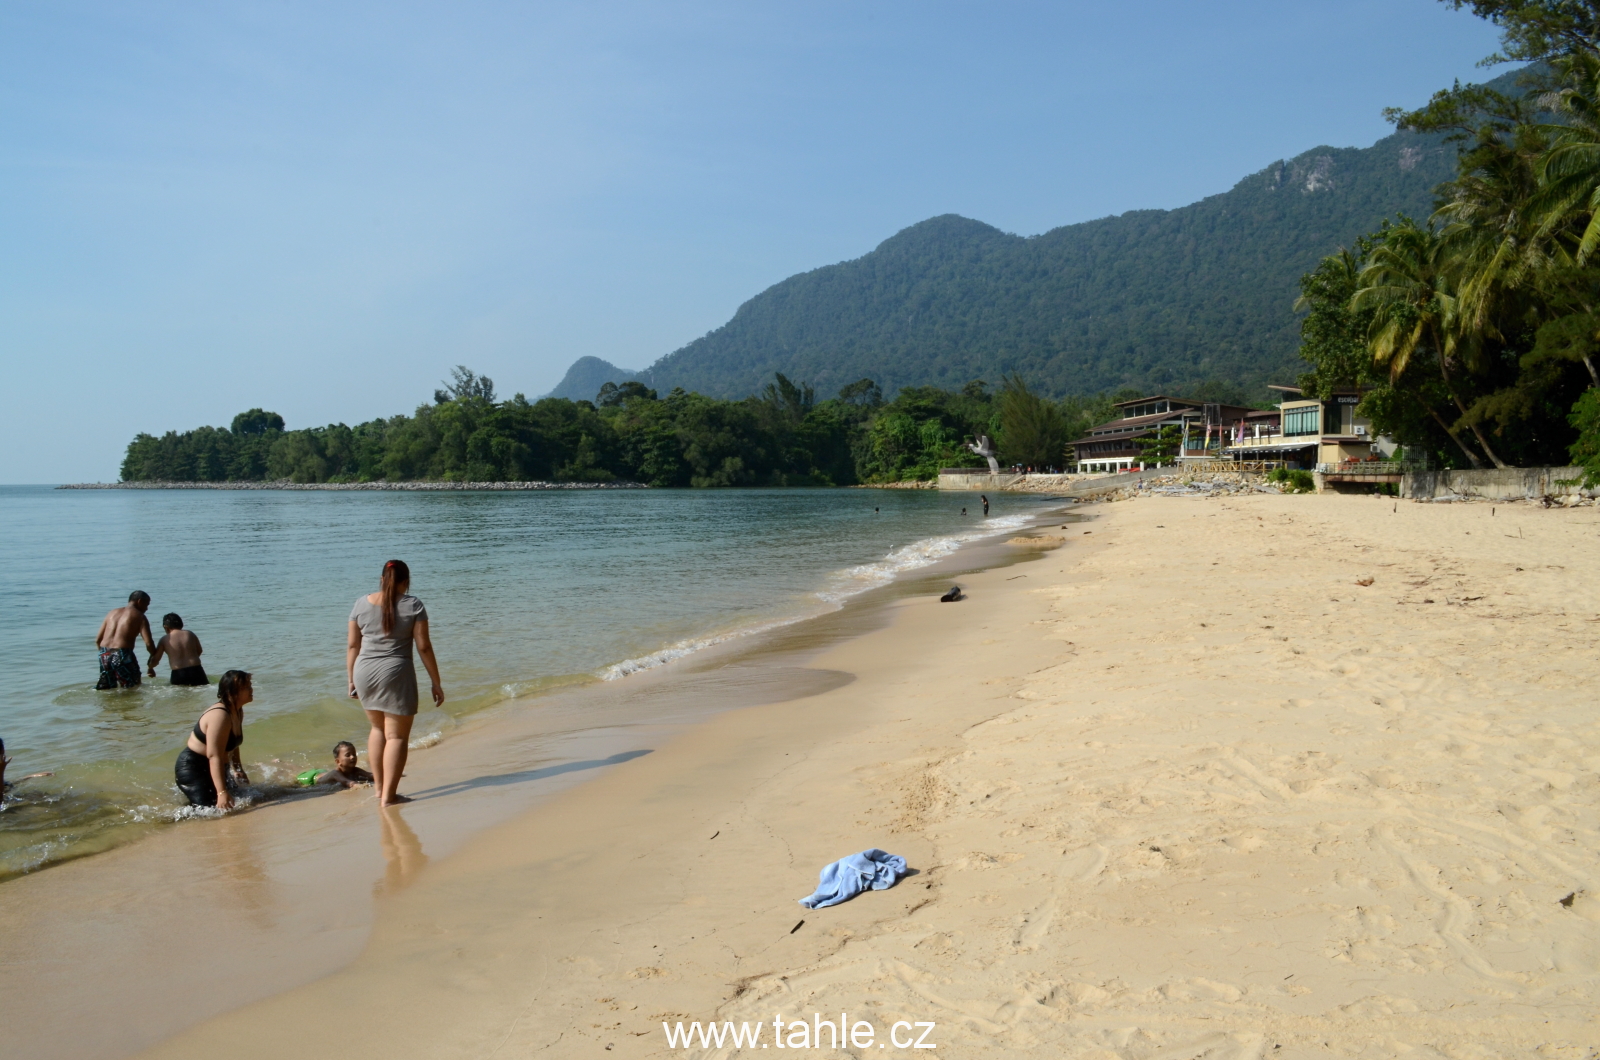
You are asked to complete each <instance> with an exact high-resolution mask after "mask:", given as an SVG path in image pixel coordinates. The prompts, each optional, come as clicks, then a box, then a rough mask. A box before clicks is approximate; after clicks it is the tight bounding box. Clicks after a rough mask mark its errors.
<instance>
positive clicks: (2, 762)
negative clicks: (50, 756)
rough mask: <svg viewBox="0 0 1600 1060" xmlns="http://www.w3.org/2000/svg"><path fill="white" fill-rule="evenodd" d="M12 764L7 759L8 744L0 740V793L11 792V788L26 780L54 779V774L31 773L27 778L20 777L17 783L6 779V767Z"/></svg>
mask: <svg viewBox="0 0 1600 1060" xmlns="http://www.w3.org/2000/svg"><path fill="white" fill-rule="evenodd" d="M10 764H11V759H9V758H7V757H6V742H5V741H4V740H0V793H3V792H7V791H10V790H11V786H12V785H13V784H14V783H15V784H21V783H22V782H23V781H24V780H33V779H35V778H37V777H53V776H55V774H54V773H29V774H28V775H27V776H25V777H18V778H17V779H16V780H15V781H10V780H7V779H6V766H8V765H10Z"/></svg>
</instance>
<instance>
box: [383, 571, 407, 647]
mask: <svg viewBox="0 0 1600 1060" xmlns="http://www.w3.org/2000/svg"><path fill="white" fill-rule="evenodd" d="M410 584H411V568H410V567H408V566H406V564H405V561H404V560H398V559H392V560H390V561H389V562H388V563H385V564H384V565H383V574H382V575H381V576H380V577H379V578H378V593H379V594H380V599H379V601H378V606H379V607H381V608H383V635H384V636H385V637H387V636H388V635H389V634H391V633H393V632H394V609H395V605H396V604H398V603H399V602H400V593H401V592H402V591H403V590H404V589H405V587H406V586H407V585H410Z"/></svg>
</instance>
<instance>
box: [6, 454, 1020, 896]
mask: <svg viewBox="0 0 1600 1060" xmlns="http://www.w3.org/2000/svg"><path fill="white" fill-rule="evenodd" d="M976 499H977V498H976V497H975V496H974V495H972V494H965V495H963V494H942V495H941V494H939V493H938V492H936V491H922V490H727V491H711V490H705V491H668V490H649V491H642V490H640V491H632V490H630V491H608V490H595V491H560V492H540V493H401V492H393V493H388V492H380V493H337V492H260V491H248V492H246V491H238V492H234V491H171V492H167V491H135V490H128V491H122V490H106V491H75V490H52V489H50V488H48V487H42V486H39V487H35V486H8V487H0V570H3V571H4V572H5V575H4V584H5V586H6V589H7V592H6V599H5V601H4V604H3V606H0V643H4V644H5V645H6V648H7V650H6V653H5V665H4V666H3V667H0V738H3V739H4V740H5V743H6V748H7V753H8V754H10V755H11V756H12V757H13V759H14V762H13V764H12V766H11V767H10V770H9V771H8V775H9V776H11V777H13V778H14V777H17V776H21V775H23V774H26V773H30V772H34V771H36V770H54V771H55V772H56V775H55V776H54V777H52V778H48V779H45V780H37V781H29V782H27V783H26V784H23V785H20V786H19V787H18V788H16V789H15V790H14V791H13V793H12V796H11V797H10V798H8V799H7V800H6V801H5V803H4V806H3V809H0V878H4V877H7V876H12V875H15V874H17V873H19V872H27V871H30V870H32V869H35V868H38V867H40V866H43V865H46V864H49V863H50V862H52V861H58V860H61V859H62V858H66V857H71V856H74V855H76V854H82V853H88V852H92V851H95V850H100V849H104V848H106V847H108V846H111V845H113V844H116V843H120V842H125V841H127V840H129V839H132V838H136V837H137V836H138V835H139V834H140V833H142V832H144V831H148V830H151V829H154V828H160V827H168V826H170V825H171V824H172V823H173V822H175V821H179V820H181V819H182V818H183V817H185V816H186V815H187V813H188V811H186V810H185V809H184V808H183V802H182V799H181V798H180V797H179V795H178V794H177V791H176V789H175V788H174V787H173V785H172V761H173V758H174V757H175V756H176V754H177V751H178V748H179V747H180V746H181V744H182V742H183V738H184V732H185V731H186V730H187V729H188V728H189V726H190V725H192V724H193V722H194V720H195V718H196V717H197V716H198V715H199V713H200V711H201V710H202V709H204V707H205V706H207V705H208V704H209V703H211V702H212V701H213V700H214V698H215V696H214V689H186V688H173V687H171V686H170V685H168V684H166V677H167V668H166V666H165V665H164V664H163V666H162V667H161V674H160V676H159V677H158V678H157V679H155V680H150V679H148V678H147V679H146V680H147V683H146V684H145V685H144V686H143V687H142V688H139V689H130V690H124V691H115V692H96V691H95V690H94V682H95V678H96V676H97V663H96V649H95V646H94V637H95V632H96V630H97V628H98V627H99V623H100V620H101V618H102V617H103V615H104V614H105V612H106V611H107V610H109V609H111V608H113V607H116V606H119V605H121V604H122V603H124V602H125V601H126V600H127V596H128V593H129V592H131V591H132V590H134V589H143V590H145V591H146V592H148V593H149V594H150V595H151V596H152V597H153V603H152V605H151V608H150V619H151V625H152V627H154V629H155V630H156V633H157V635H158V636H159V633H160V618H161V616H162V615H163V614H165V613H166V612H168V611H176V612H177V613H179V614H180V615H182V616H183V620H184V623H185V626H186V627H187V628H188V629H190V630H192V631H193V632H195V633H196V634H198V635H199V637H200V639H201V642H202V643H203V644H204V646H205V655H204V663H205V666H206V669H207V671H208V672H209V673H210V674H211V677H212V680H213V681H215V679H216V678H217V676H219V675H220V674H221V673H222V672H223V671H224V670H227V669H231V668H239V669H246V670H250V671H252V672H253V673H254V674H255V675H256V676H255V689H256V700H255V702H254V703H252V704H251V705H250V707H249V708H248V723H247V726H246V730H245V732H246V742H245V746H244V749H243V750H244V761H245V765H246V767H247V768H248V769H249V770H250V772H251V776H252V779H253V780H254V781H255V782H256V783H257V786H258V787H259V789H260V796H262V797H264V796H266V795H269V794H270V792H271V790H272V789H273V787H274V786H275V785H282V784H288V783H290V781H291V778H292V776H293V774H294V773H295V772H297V771H298V770H301V769H305V768H308V767H309V766H311V765H322V764H323V763H324V762H325V760H326V759H327V758H328V748H329V747H331V746H332V744H333V743H334V742H335V741H337V740H340V739H353V740H355V741H356V742H357V744H358V745H360V746H363V747H364V746H365V745H364V744H363V743H362V738H363V736H364V733H365V720H364V718H363V716H362V715H361V713H360V711H359V709H358V708H357V707H356V706H355V705H354V704H352V703H351V702H350V701H349V700H347V699H346V698H345V696H344V688H345V676H344V643H345V622H346V618H347V617H348V615H349V611H350V607H351V604H352V603H353V602H354V601H355V599H356V597H357V596H359V595H361V594H363V593H367V592H371V591H372V590H374V589H375V588H376V587H377V577H378V572H379V570H380V568H381V567H382V564H383V562H384V561H385V560H387V559H390V558H399V559H404V560H405V561H406V562H407V563H409V564H410V565H411V570H412V578H413V582H412V592H413V593H414V594H415V595H416V596H418V597H420V598H421V599H422V600H423V601H424V602H425V603H426V604H427V606H428V612H429V616H430V619H431V628H432V633H433V638H434V643H435V645H436V649H437V652H438V655H439V659H440V661H441V667H442V670H443V677H444V686H445V691H446V693H447V695H448V697H449V698H448V701H447V702H446V704H445V707H444V709H443V710H433V709H428V710H425V711H424V713H423V714H422V715H421V716H419V718H418V720H417V724H416V727H415V729H414V740H415V742H416V743H419V744H426V743H428V742H431V741H434V740H437V739H442V738H448V736H449V733H450V731H451V729H452V728H453V727H454V726H455V725H456V724H457V719H459V718H461V717H462V716H464V715H465V714H468V713H471V712H473V711H476V710H481V709H483V708H485V707H488V706H491V705H494V704H497V703H502V702H504V701H506V700H507V699H511V698H519V697H525V696H534V695H537V694H539V693H541V692H544V691H547V690H554V689H559V688H561V687H563V686H566V685H572V684H579V683H584V682H592V681H596V680H626V679H627V675H628V674H629V673H632V672H635V671H637V670H640V669H644V668H649V667H652V666H655V665H659V664H661V663H663V662H666V661H669V660H671V659H673V658H677V657H681V656H683V655H685V654H688V653H691V652H693V651H696V650H698V649H700V648H702V647H705V646H708V645H710V644H714V643H719V642H723V641H726V640H728V639H729V638H734V637H740V636H746V635H749V634H752V633H756V632H760V631H762V630H765V629H770V628H773V627H775V626H778V625H781V624H784V623H789V622H793V621H796V620H800V619H804V618H807V617H811V616H813V615H817V614H821V613H823V612H826V611H828V610H832V609H835V608H837V607H838V606H840V604H841V603H842V602H843V601H844V600H846V599H848V598H849V597H850V596H852V595H855V594H857V593H860V592H863V591H865V590H867V589H870V588H873V587H876V586H879V585H883V584H885V583H887V582H888V581H890V580H892V579H893V578H894V577H895V576H896V575H897V574H898V573H900V572H902V571H908V570H913V569H916V568H918V567H922V566H926V565H927V564H929V563H931V562H933V561H935V560H937V559H938V558H940V557H942V556H945V555H948V554H949V553H951V552H952V551H954V550H955V549H956V548H957V547H959V546H960V545H961V544H962V543H964V542H967V541H972V540H976V539H978V538H981V537H984V536H989V535H993V534H1002V533H1005V532H1007V531H1008V530H1011V529H1014V528H1016V527H1018V526H1020V525H1022V524H1023V523H1025V522H1026V521H1027V520H1028V519H1029V517H1030V516H1031V515H1032V514H1036V513H1038V512H1040V511H1041V510H1042V509H1043V507H1044V506H1045V503H1046V502H1043V501H1040V500H1038V499H1035V498H1028V497H1016V496H1006V497H1004V498H1003V499H1001V498H991V499H995V500H997V501H998V506H997V508H996V510H995V512H994V517H993V518H991V519H989V520H987V521H982V520H980V519H979V518H978V517H977V516H976V514H972V515H967V516H965V517H963V516H962V515H961V514H960V513H961V509H962V507H963V505H965V506H967V507H968V509H969V511H971V512H974V513H976V511H977V510H978V509H977V507H976V506H975V505H974V501H976ZM137 653H138V655H139V657H140V659H141V662H142V661H143V658H144V655H145V652H144V649H143V647H142V646H141V647H140V648H139V649H138V652H137ZM419 670H420V667H419ZM423 691H424V701H425V702H426V678H425V675H424V689H423Z"/></svg>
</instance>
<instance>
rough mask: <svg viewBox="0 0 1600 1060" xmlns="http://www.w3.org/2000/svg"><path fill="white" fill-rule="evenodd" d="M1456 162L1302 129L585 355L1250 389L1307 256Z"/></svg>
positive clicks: (1407, 203)
mask: <svg viewBox="0 0 1600 1060" xmlns="http://www.w3.org/2000/svg"><path fill="white" fill-rule="evenodd" d="M1454 161H1455V150H1454V148H1453V147H1452V146H1450V145H1446V144H1444V143H1442V142H1441V141H1439V140H1438V139H1437V138H1428V137H1422V136H1418V135H1414V134H1411V133H1395V134H1392V135H1390V136H1387V137H1385V138H1384V139H1382V140H1380V141H1378V142H1377V143H1376V144H1374V145H1373V146H1371V147H1367V148H1333V147H1317V148H1313V149H1312V150H1310V151H1307V152H1304V153H1302V154H1300V155H1298V156H1296V157H1295V158H1292V159H1287V160H1283V161H1279V162H1274V163H1273V164H1272V165H1270V166H1267V167H1266V168H1264V169H1262V170H1260V171H1258V172H1256V173H1253V174H1251V175H1250V176H1248V177H1245V178H1244V179H1243V180H1241V181H1239V183H1238V184H1236V185H1235V186H1234V187H1233V188H1232V189H1230V190H1229V191H1226V192H1222V193H1220V194H1217V195H1213V196H1210V197H1208V198H1205V199H1202V200H1200V201H1199V202H1197V203H1193V204H1191V205H1189V206H1185V207H1180V208H1178V209H1175V210H1135V211H1131V212H1128V213H1124V214H1120V215H1117V216H1113V217H1105V218H1101V219H1098V220H1094V221H1087V222H1083V223H1080V224H1073V225H1067V226H1064V227H1061V228H1056V229H1052V230H1051V231H1049V232H1045V233H1043V234H1042V235H1038V236H1032V237H1022V236H1016V235H1011V234H1009V233H1005V232H1001V231H1000V230H998V229H996V228H994V227H992V226H990V225H987V224H984V223H982V222H980V221H974V220H970V219H967V218H964V217H960V216H957V215H954V214H946V215H944V216H940V217H934V218H930V219H929V220H926V221H922V222H920V223H918V224H915V225H912V226H911V227H909V228H907V229H905V230H903V231H901V232H899V233H896V234H895V235H894V236H892V237H890V238H889V239H887V240H885V241H884V242H883V243H881V244H880V245H879V246H878V247H877V248H876V249H874V250H873V251H871V252H870V253H868V254H866V255H864V256H862V257H860V258H856V259H854V260H851V261H845V262H840V263H839V264H836V265H828V266H824V267H821V268H818V269H813V270H811V271H809V272H805V273H800V274H798V275H795V276H792V277H790V278H788V279H786V280H783V281H782V282H780V283H778V284H775V285H773V286H772V287H770V288H768V289H767V290H765V291H763V292H761V293H760V294H758V295H756V296H755V297H754V298H751V299H750V300H749V301H747V302H745V303H744V304H743V305H741V306H740V307H739V309H738V310H737V312H735V314H734V316H733V318H732V319H731V320H729V321H728V323H726V324H724V325H723V326H722V327H720V328H717V329H716V330H715V331H712V332H710V333H709V334H707V335H705V336H703V337H702V338H699V339H696V340H695V341H694V342H691V343H689V344H688V345H686V346H684V347H683V348H681V349H679V350H677V351H675V352H673V353H670V354H668V355H667V356H665V357H663V358H661V359H660V360H659V361H657V362H656V363H655V364H654V365H652V366H651V367H650V368H648V369H646V370H644V371H641V372H638V373H627V372H625V371H624V370H622V369H616V368H615V366H612V365H609V364H607V363H606V362H604V361H598V359H591V358H586V359H585V361H584V362H579V364H584V363H585V362H587V361H591V360H593V361H597V362H598V366H604V368H605V369H610V370H613V371H614V372H615V373H616V374H617V377H618V378H638V379H642V380H644V381H645V382H647V383H649V384H650V385H651V386H654V387H656V388H657V389H659V390H661V391H663V392H665V391H666V390H667V389H670V388H671V387H673V386H682V387H684V388H685V389H688V390H697V391H700V392H702V393H706V394H711V395H716V396H721V397H738V396H742V395H744V394H749V393H753V392H755V391H756V390H758V389H759V388H760V387H761V386H762V385H764V384H765V383H766V382H767V381H769V380H770V379H771V378H772V373H774V372H783V373H784V374H785V375H788V376H790V377H791V378H794V379H798V380H804V381H807V382H810V383H812V384H813V385H814V386H816V388H817V391H818V393H819V395H822V396H825V395H831V394H832V393H834V392H835V391H837V389H838V388H839V387H840V386H843V385H844V384H846V383H850V382H853V381H855V380H857V379H860V378H862V377H864V376H870V377H872V378H874V379H876V380H877V381H878V382H879V383H880V384H881V385H883V387H884V388H885V390H889V391H892V390H894V389H896V388H898V387H903V386H909V385H921V384H935V385H940V386H947V387H949V386H959V385H960V384H962V383H965V382H966V381H968V380H970V379H974V378H984V379H988V380H991V381H993V380H996V379H998V378H999V376H1000V375H1001V373H1003V372H1020V373H1022V374H1023V375H1024V376H1026V377H1027V378H1028V379H1029V380H1030V381H1032V382H1034V383H1035V384H1036V385H1038V386H1039V387H1041V388H1043V389H1044V390H1046V391H1048V392H1051V393H1055V394H1066V393H1080V394H1082V393H1098V392H1102V391H1106V390H1111V389H1115V388H1118V387H1123V386H1133V387H1138V388H1140V389H1144V390H1152V391H1154V390H1171V391H1185V390H1192V389H1194V388H1195V387H1196V386H1198V385H1200V384H1202V383H1204V382H1206V381H1212V380H1215V381H1221V382H1224V383H1227V384H1231V385H1236V386H1239V387H1243V388H1246V389H1247V390H1249V391H1251V392H1252V393H1254V392H1255V391H1256V389H1257V388H1259V387H1260V386H1261V384H1264V383H1267V382H1274V381H1279V382H1281V381H1287V380H1291V379H1293V378H1294V377H1295V376H1296V375H1297V374H1298V373H1299V372H1300V370H1301V368H1302V366H1301V364H1300V362H1299V360H1298V358H1297V357H1296V353H1295V351H1296V348H1297V345H1298V319H1297V317H1296V315H1295V313H1294V309H1293V305H1294V300H1295V298H1296V296H1297V295H1298V286H1297V285H1298V281H1299V278H1300V276H1301V274H1303V273H1305V272H1307V271H1309V270H1310V269H1312V268H1314V267H1315V265H1316V263H1317V262H1318V261H1319V260H1320V259H1321V258H1322V257H1324V256H1325V255H1327V254H1331V253H1334V252H1335V251H1337V250H1338V249H1339V248H1340V246H1343V245H1348V244H1349V243H1351V242H1352V241H1353V240H1354V239H1355V238H1356V237H1357V236H1359V235H1360V234H1362V233H1364V232H1367V231H1370V230H1371V229H1373V228H1375V227H1376V226H1377V225H1378V224H1379V223H1380V222H1381V221H1382V220H1383V219H1384V218H1386V217H1392V216H1394V215H1395V214H1396V213H1408V214H1411V215H1413V216H1418V217H1425V216H1426V215H1427V214H1428V213H1429V212H1431V210H1432V205H1433V195H1432V191H1433V188H1434V187H1436V186H1437V185H1438V184H1439V183H1441V182H1443V181H1445V180H1448V179H1450V178H1451V177H1452V176H1453V175H1454ZM598 366H597V365H594V364H590V365H587V366H586V368H585V370H584V371H582V372H580V371H579V365H574V366H573V369H572V371H570V372H569V373H568V380H564V381H563V383H562V385H561V387H559V388H558V389H557V391H556V392H557V393H558V394H561V395H562V396H573V397H579V396H587V397H591V398H592V396H593V394H592V392H590V393H588V394H580V393H578V392H577V390H578V389H579V388H578V387H577V386H576V384H577V383H578V382H579V380H580V378H581V379H582V380H583V382H585V383H586V382H587V381H588V379H589V378H599V377H598V375H594V374H593V372H594V370H595V369H596V368H597V367H598ZM575 376H576V378H575ZM569 382H570V383H572V384H574V385H572V386H569ZM601 382H604V380H603V379H602V380H601ZM595 389H598V384H597V385H596V386H595ZM569 390H571V391H573V392H572V393H571V394H570V395H569V394H568V393H567V392H568V391H569Z"/></svg>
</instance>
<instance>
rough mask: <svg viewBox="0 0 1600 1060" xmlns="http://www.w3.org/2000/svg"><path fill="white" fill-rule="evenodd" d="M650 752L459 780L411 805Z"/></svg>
mask: <svg viewBox="0 0 1600 1060" xmlns="http://www.w3.org/2000/svg"><path fill="white" fill-rule="evenodd" d="M649 753H650V749H645V750H642V751H621V752H619V753H617V754H614V755H612V756H611V757H610V758H592V759H589V760H588V761H585V762H564V763H562V764H561V765H559V766H545V767H544V768H542V769H524V770H521V771H519V772H516V773H497V774H495V775H494V776H488V777H474V778H473V779H471V780H460V781H457V782H455V783H454V784H441V785H439V786H438V787H437V788H428V789H427V790H425V791H419V792H417V793H416V794H415V795H413V796H411V801H412V802H422V801H423V800H424V799H438V798H443V797H444V796H446V795H459V794H461V793H462V792H463V791H471V790H473V789H474V788H494V787H500V786H501V785H504V784H521V783H523V782H525V781H529V780H543V779H544V778H546V777H556V776H560V775H561V774H562V773H576V772H578V771H579V770H581V769H599V768H601V767H602V766H615V765H621V764H622V763H623V762H631V761H633V760H634V759H635V758H643V757H644V756H645V755H647V754H649Z"/></svg>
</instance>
